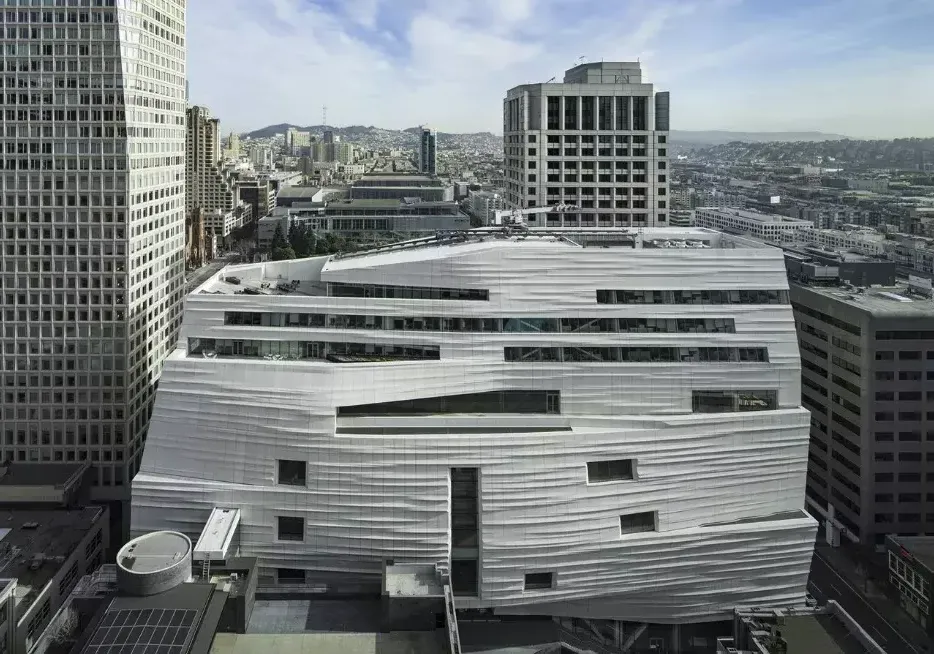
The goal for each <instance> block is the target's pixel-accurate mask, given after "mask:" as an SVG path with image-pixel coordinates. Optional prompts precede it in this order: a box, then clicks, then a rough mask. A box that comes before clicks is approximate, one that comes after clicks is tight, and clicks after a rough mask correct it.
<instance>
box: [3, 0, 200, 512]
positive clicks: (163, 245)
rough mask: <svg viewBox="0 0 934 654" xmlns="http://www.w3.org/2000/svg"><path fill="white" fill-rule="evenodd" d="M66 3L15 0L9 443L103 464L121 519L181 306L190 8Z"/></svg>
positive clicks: (7, 26)
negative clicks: (55, 3) (41, 5)
mask: <svg viewBox="0 0 934 654" xmlns="http://www.w3.org/2000/svg"><path fill="white" fill-rule="evenodd" d="M48 4H50V3H46V5H48ZM63 5H64V2H58V3H57V5H56V6H54V7H53V6H43V7H39V6H37V3H32V6H27V3H26V2H23V1H22V0H20V1H19V2H14V1H13V0H6V1H5V2H2V3H0V29H2V33H0V51H2V52H0V54H2V57H0V67H2V68H0V78H2V80H3V92H2V94H0V101H2V105H0V116H2V120H0V146H2V155H0V156H2V171H0V194H2V198H0V199H2V202H0V217H2V223H0V225H2V230H0V248H2V253H3V269H2V275H0V307H2V312H3V315H2V317H3V327H2V334H0V346H2V357H0V369H2V394H3V395H2V400H3V401H2V414H0V425H2V427H0V453H2V457H3V458H4V459H12V460H15V461H50V462H58V461H62V462H69V461H84V460H90V461H92V463H93V465H94V466H95V468H96V472H97V476H96V479H95V488H94V495H95V499H97V500H100V501H113V502H115V503H116V504H117V505H118V506H117V507H114V508H115V509H116V510H114V509H112V515H113V516H114V517H115V520H116V521H117V522H119V521H121V518H120V507H121V506H122V504H123V502H125V501H126V500H128V498H129V482H130V480H131V479H132V477H133V474H134V473H135V471H136V470H137V468H138V465H139V459H140V456H141V454H142V447H143V442H144V440H145V433H146V427H147V423H148V418H149V413H150V408H151V403H152V399H153V395H154V392H155V385H156V382H157V380H158V378H159V374H160V372H161V366H162V359H163V357H164V356H165V354H166V353H167V352H168V351H169V349H170V348H171V347H172V346H173V345H174V341H175V339H176V336H177V330H178V323H179V319H180V307H181V304H180V302H181V296H182V292H183V290H182V289H183V282H184V278H183V274H184V210H185V201H184V192H185V169H184V166H185V102H186V86H185V79H186V68H185V66H186V63H185V12H186V7H185V0H133V1H132V2H127V1H125V0H121V1H119V2H117V1H115V0H93V1H92V0H71V1H70V2H69V3H68V6H63Z"/></svg>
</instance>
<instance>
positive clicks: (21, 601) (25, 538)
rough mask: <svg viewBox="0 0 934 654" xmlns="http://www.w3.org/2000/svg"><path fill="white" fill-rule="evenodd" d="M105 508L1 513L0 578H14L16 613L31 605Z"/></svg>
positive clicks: (95, 523)
mask: <svg viewBox="0 0 934 654" xmlns="http://www.w3.org/2000/svg"><path fill="white" fill-rule="evenodd" d="M104 513H105V511H104V509H102V508H100V507H88V508H82V509H75V510H68V509H50V510H35V509H29V510H8V511H4V510H0V576H2V577H11V578H14V579H16V581H17V588H16V592H15V597H16V609H17V614H18V615H19V616H21V615H22V614H23V613H24V612H25V611H26V609H27V608H28V607H29V606H31V605H32V603H33V601H35V599H36V597H38V595H39V594H40V592H41V591H42V589H43V588H45V586H46V584H48V583H49V581H50V580H51V579H52V578H53V577H54V576H55V575H56V573H57V572H58V571H59V569H60V568H61V566H62V563H63V562H64V561H65V560H66V559H67V558H68V556H69V555H70V554H71V553H72V552H74V550H75V548H76V547H77V546H78V544H79V543H80V542H81V541H82V540H83V539H84V537H85V536H86V535H87V534H88V532H89V531H91V530H92V529H95V528H100V527H99V525H100V523H101V522H102V520H101V518H102V516H103V515H104Z"/></svg>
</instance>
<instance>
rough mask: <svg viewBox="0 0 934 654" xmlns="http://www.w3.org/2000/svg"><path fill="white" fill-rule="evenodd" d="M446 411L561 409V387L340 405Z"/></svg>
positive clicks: (380, 410)
mask: <svg viewBox="0 0 934 654" xmlns="http://www.w3.org/2000/svg"><path fill="white" fill-rule="evenodd" d="M446 413H541V414H558V413H561V392H560V391H548V390H544V391H539V390H504V391H484V392H480V393H459V394H457V395H435V396H431V397H419V398H414V399H411V400H394V401H390V402H377V403H374V404H355V405H348V406H341V407H338V408H337V415H338V417H345V416H421V415H440V414H446Z"/></svg>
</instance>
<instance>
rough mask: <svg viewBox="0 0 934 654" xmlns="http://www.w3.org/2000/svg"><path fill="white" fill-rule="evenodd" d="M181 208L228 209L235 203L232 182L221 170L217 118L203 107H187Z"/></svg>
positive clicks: (231, 208) (235, 190) (235, 194)
mask: <svg viewBox="0 0 934 654" xmlns="http://www.w3.org/2000/svg"><path fill="white" fill-rule="evenodd" d="M185 158H186V162H185V163H186V168H187V170H186V172H187V177H186V194H185V200H186V203H185V208H186V210H187V211H188V212H192V211H194V210H195V209H202V210H204V211H232V210H233V208H234V207H235V206H236V204H237V189H236V184H235V183H234V181H233V180H232V179H231V177H230V175H229V174H228V173H227V172H225V171H224V170H222V169H221V166H220V164H221V144H220V121H219V120H218V119H217V118H212V117H211V112H210V111H208V110H207V109H206V108H205V107H188V141H187V147H186V150H185Z"/></svg>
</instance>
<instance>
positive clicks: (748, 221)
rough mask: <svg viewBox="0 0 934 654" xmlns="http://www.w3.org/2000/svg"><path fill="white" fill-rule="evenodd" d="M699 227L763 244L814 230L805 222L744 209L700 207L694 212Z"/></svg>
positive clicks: (695, 222) (788, 240)
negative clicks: (741, 235)
mask: <svg viewBox="0 0 934 654" xmlns="http://www.w3.org/2000/svg"><path fill="white" fill-rule="evenodd" d="M694 224H695V225H697V226H698V227H707V228H709V229H717V230H720V231H723V232H728V233H730V234H745V235H748V236H752V237H754V238H757V239H760V240H763V241H776V242H791V241H794V240H796V239H797V238H798V234H799V233H800V232H801V231H802V230H804V229H806V228H810V227H813V224H812V223H811V222H810V221H808V220H798V219H797V218H789V217H788V216H780V215H776V214H770V213H761V212H759V211H751V210H747V209H718V208H716V207H700V208H698V209H697V210H695V212H694Z"/></svg>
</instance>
